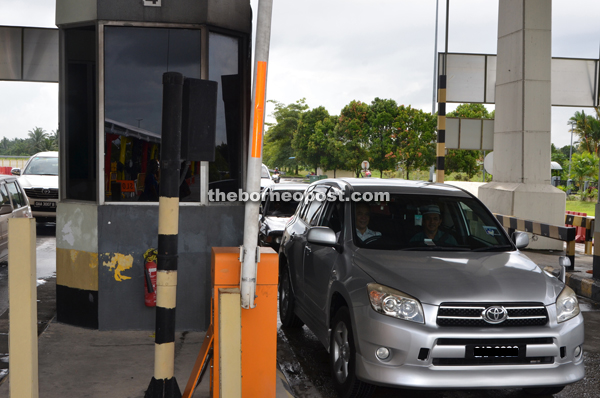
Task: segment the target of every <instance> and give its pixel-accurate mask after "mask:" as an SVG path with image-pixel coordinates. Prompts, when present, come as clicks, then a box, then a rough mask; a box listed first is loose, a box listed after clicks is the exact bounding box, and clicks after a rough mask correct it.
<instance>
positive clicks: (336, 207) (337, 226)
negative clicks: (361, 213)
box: [319, 201, 344, 234]
mask: <svg viewBox="0 0 600 398" xmlns="http://www.w3.org/2000/svg"><path fill="white" fill-rule="evenodd" d="M343 223H344V203H343V202H337V201H336V202H329V203H328V205H327V207H326V209H325V217H323V219H322V220H321V223H320V224H319V225H321V226H323V227H329V228H331V229H332V230H333V232H335V233H336V234H337V233H339V232H341V231H342V230H343V228H342V226H343Z"/></svg>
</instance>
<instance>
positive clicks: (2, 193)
mask: <svg viewBox="0 0 600 398" xmlns="http://www.w3.org/2000/svg"><path fill="white" fill-rule="evenodd" d="M0 199H1V200H2V203H1V205H2V206H4V205H10V198H9V197H8V191H7V190H6V184H5V183H2V184H1V185H0Z"/></svg>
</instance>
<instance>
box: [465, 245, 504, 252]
mask: <svg viewBox="0 0 600 398" xmlns="http://www.w3.org/2000/svg"><path fill="white" fill-rule="evenodd" d="M512 248H513V247H512V245H499V246H486V247H478V248H477V249H473V250H471V251H473V252H503V251H505V250H511V249H512Z"/></svg>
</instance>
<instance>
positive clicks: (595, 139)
mask: <svg viewBox="0 0 600 398" xmlns="http://www.w3.org/2000/svg"><path fill="white" fill-rule="evenodd" d="M596 114H597V115H600V110H598V109H596ZM569 124H571V125H572V132H573V133H576V134H577V135H579V141H578V142H579V149H580V150H582V151H588V152H590V153H596V154H597V153H598V149H599V146H600V120H599V119H598V118H595V117H594V116H592V115H586V114H585V112H584V111H583V110H581V112H579V111H577V112H575V114H574V115H573V116H572V117H571V118H570V119H569Z"/></svg>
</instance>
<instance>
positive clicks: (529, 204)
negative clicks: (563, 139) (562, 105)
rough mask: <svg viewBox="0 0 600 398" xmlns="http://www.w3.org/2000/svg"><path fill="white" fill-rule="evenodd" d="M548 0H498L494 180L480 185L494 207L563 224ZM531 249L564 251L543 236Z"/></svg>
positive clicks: (550, 9) (480, 195)
mask: <svg viewBox="0 0 600 398" xmlns="http://www.w3.org/2000/svg"><path fill="white" fill-rule="evenodd" d="M551 60H552V2H551V1H549V0H500V3H499V13H498V58H497V62H498V64H497V71H496V121H495V131H494V166H493V168H494V174H493V182H491V183H489V184H486V185H484V186H482V187H480V189H479V197H480V199H481V200H482V201H483V202H484V203H485V204H486V205H487V206H488V207H490V208H491V209H492V211H493V212H496V213H501V214H505V215H511V216H515V217H519V218H526V219H529V220H533V221H539V222H542V223H548V224H558V225H561V224H564V214H565V200H566V197H565V194H564V193H563V192H562V191H560V190H559V189H557V188H555V187H553V186H552V185H551V183H550V182H551V181H550V145H551V137H550V120H551V112H552V106H551V100H550V88H551V82H550V78H551ZM529 247H530V248H535V249H555V250H562V247H563V243H562V242H560V241H554V240H551V239H546V238H541V239H539V240H538V241H532V242H531V243H530V245H529Z"/></svg>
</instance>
